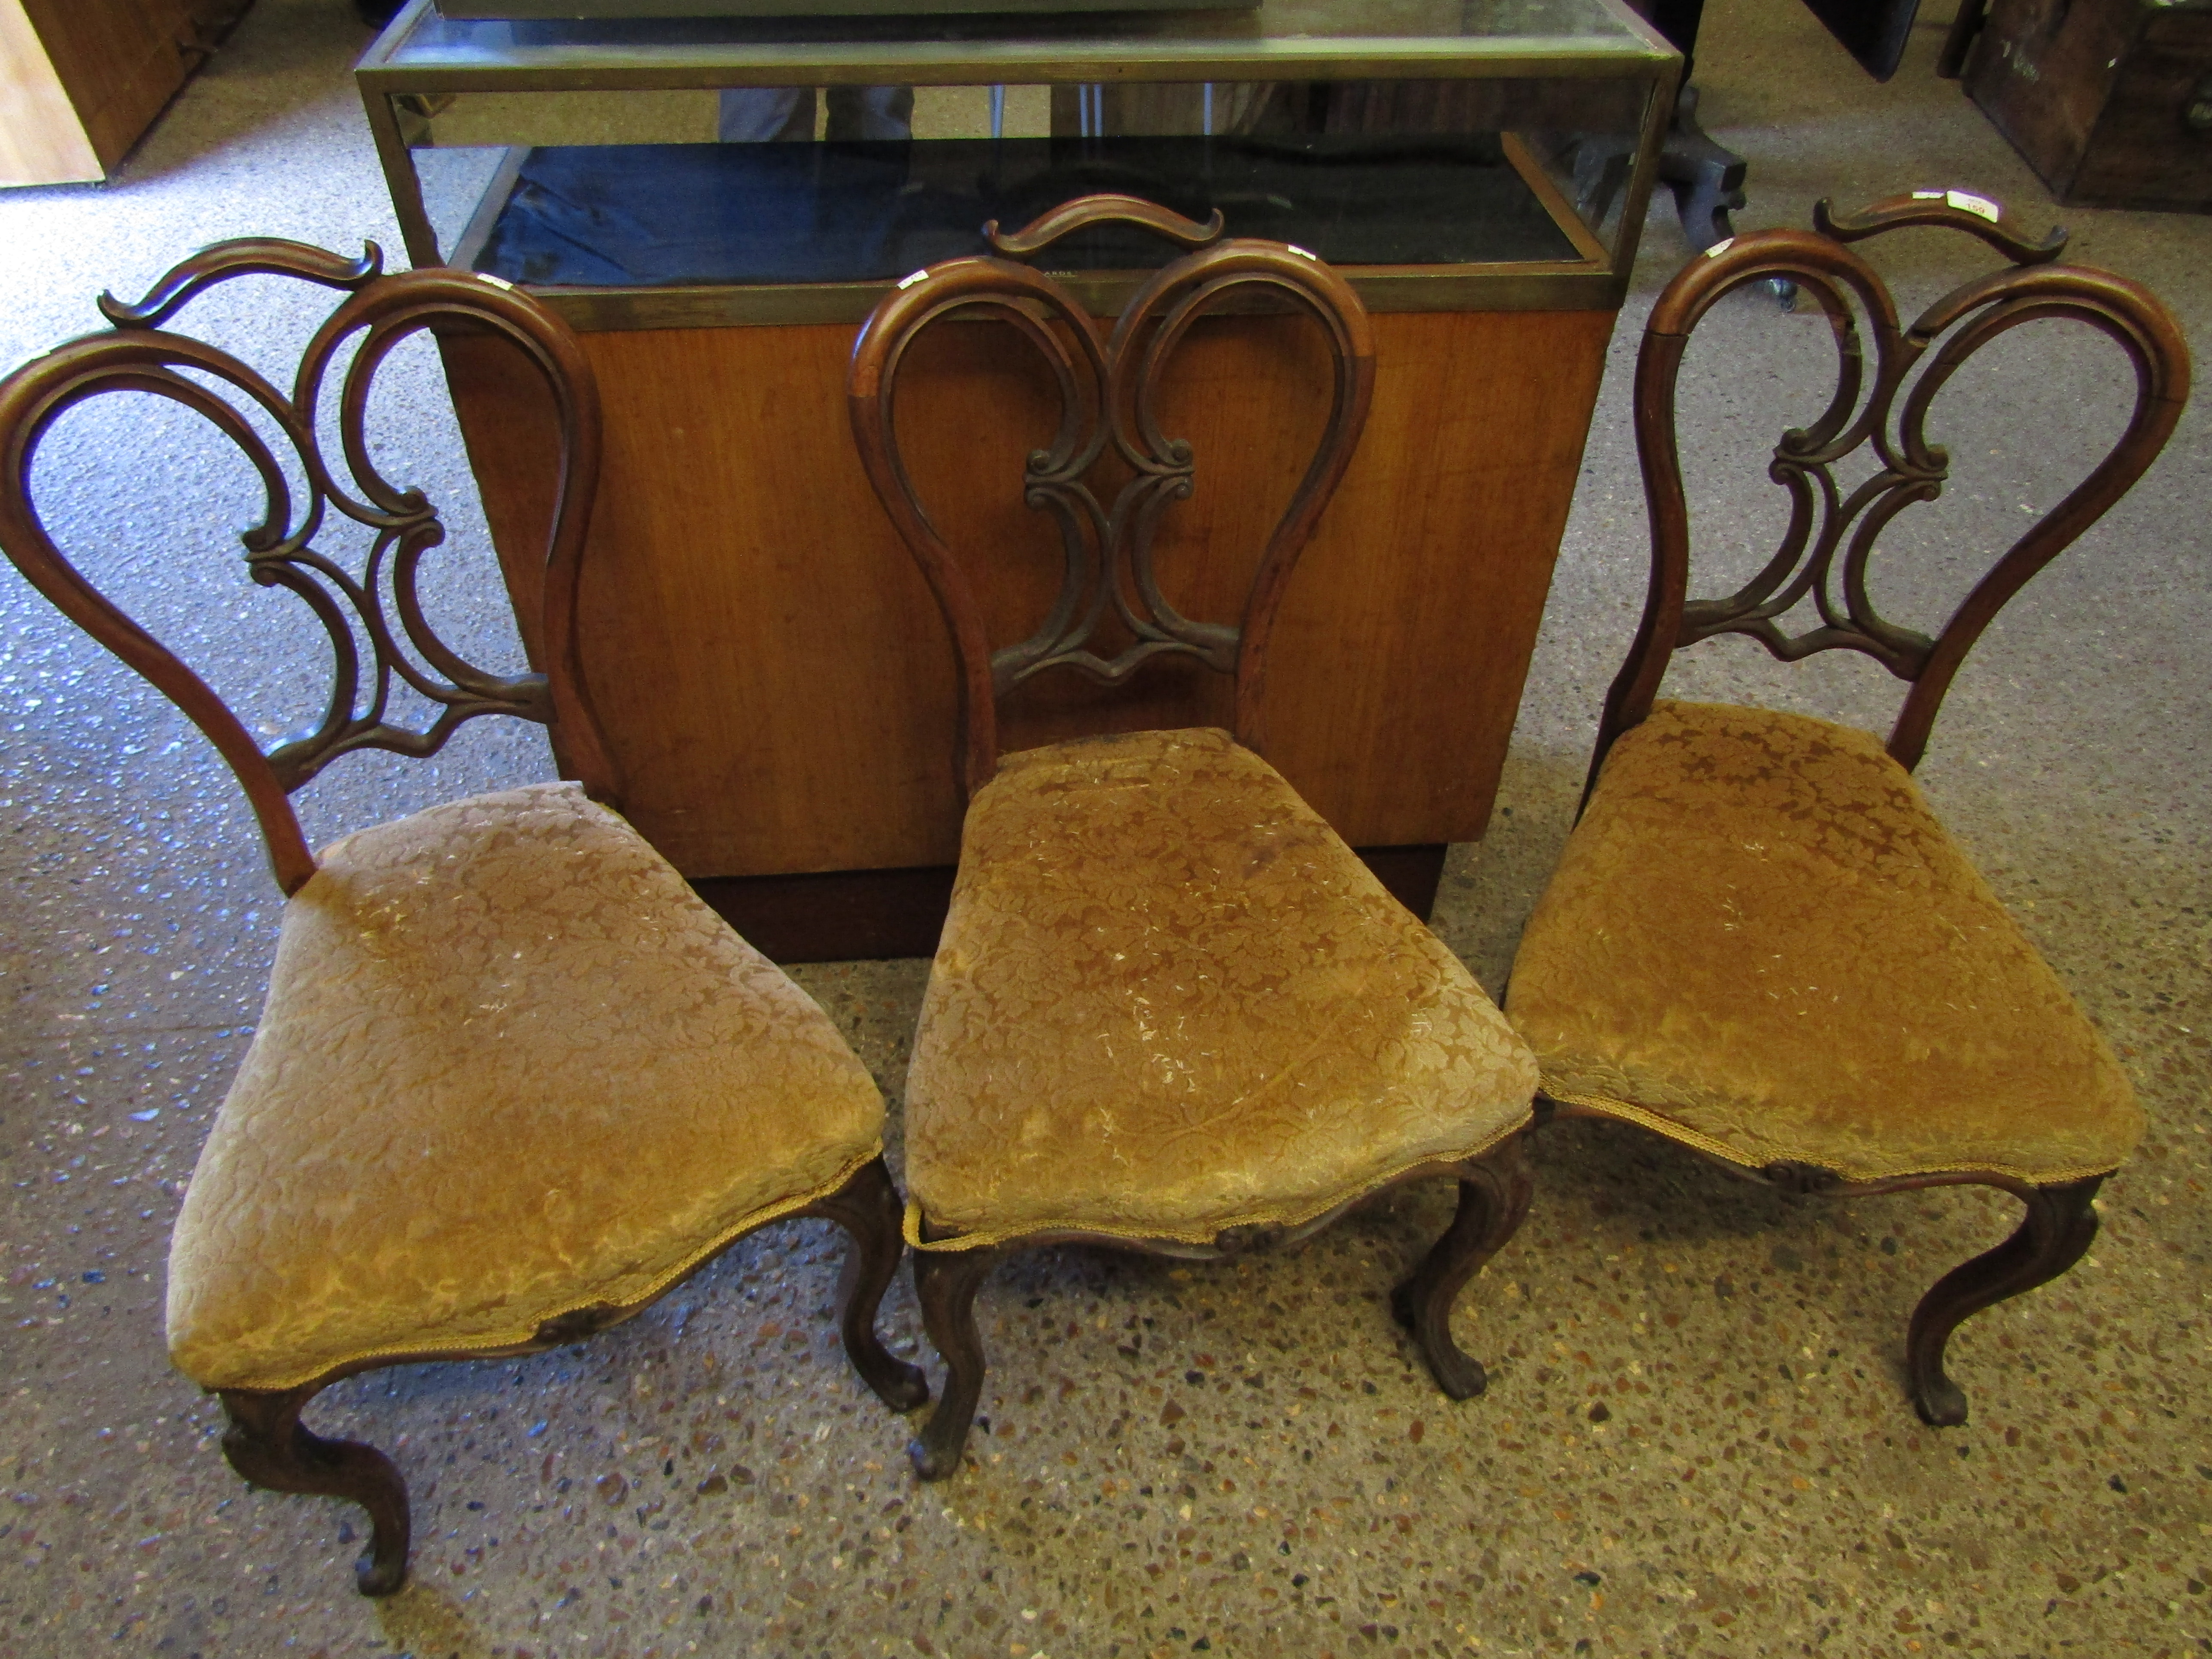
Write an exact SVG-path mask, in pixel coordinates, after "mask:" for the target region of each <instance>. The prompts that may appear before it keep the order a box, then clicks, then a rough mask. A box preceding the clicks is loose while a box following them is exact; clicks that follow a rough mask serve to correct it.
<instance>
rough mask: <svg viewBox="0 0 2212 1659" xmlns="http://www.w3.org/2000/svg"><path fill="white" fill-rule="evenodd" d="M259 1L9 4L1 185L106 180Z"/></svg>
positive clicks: (0, 40)
mask: <svg viewBox="0 0 2212 1659" xmlns="http://www.w3.org/2000/svg"><path fill="white" fill-rule="evenodd" d="M249 3H251V0H0V77H4V82H5V92H6V94H7V95H6V101H5V105H4V116H0V127H4V131H0V185H35V184H65V183H73V182H76V181H79V180H83V179H100V178H103V177H105V176H106V173H107V172H108V170H109V169H111V168H112V167H114V166H115V164H116V163H117V162H118V161H121V160H122V159H123V157H124V156H125V155H127V154H128V153H129V151H130V149H131V146H132V145H133V144H135V143H137V142H138V140H139V138H140V137H142V136H143V134H144V132H145V131H146V129H147V128H148V127H149V126H150V125H153V122H154V118H155V117H156V116H158V115H159V114H161V111H162V110H163V109H164V108H166V107H167V105H168V102H169V100H170V99H171V98H173V97H174V96H175V95H176V93H177V89H178V88H179V87H181V86H183V85H184V83H185V80H186V78H187V77H188V76H190V75H191V72H192V70H195V69H197V67H198V66H199V64H201V62H202V61H203V60H204V58H205V57H206V53H207V50H208V49H209V48H210V47H211V46H213V45H214V43H215V42H216V40H219V39H220V38H221V37H222V33H223V31H224V30H226V29H228V27H230V25H231V24H232V23H234V22H235V21H237V19H238V17H239V16H240V15H241V14H242V13H243V12H244V11H245V9H246V6H247V5H248V4H249Z"/></svg>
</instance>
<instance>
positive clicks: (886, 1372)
mask: <svg viewBox="0 0 2212 1659" xmlns="http://www.w3.org/2000/svg"><path fill="white" fill-rule="evenodd" d="M809 1212H810V1213H811V1214H814V1215H821V1216H827V1217H828V1218H829V1219H830V1220H832V1221H834V1222H836V1224H837V1225H839V1226H841V1227H842V1228H843V1229H844V1230H845V1231H847V1232H848V1233H850V1234H851V1235H852V1237H853V1248H852V1249H849V1250H848V1251H847V1252H846V1253H845V1268H844V1273H843V1275H842V1278H840V1279H839V1280H838V1283H837V1307H838V1321H839V1325H840V1328H841V1334H842V1337H843V1340H844V1344H845V1357H846V1358H848V1359H849V1360H851V1361H852V1362H853V1369H854V1370H856V1371H858V1372H860V1380H861V1381H862V1382H863V1383H866V1384H867V1385H868V1386H869V1388H871V1389H873V1390H875V1395H876V1397H877V1398H878V1400H880V1401H883V1402H884V1404H885V1405H886V1406H889V1407H890V1408H891V1409H892V1410H893V1411H898V1412H905V1411H912V1410H913V1409H914V1408H915V1407H916V1406H919V1405H921V1404H922V1403H923V1402H924V1401H927V1399H928V1398H929V1379H928V1378H927V1376H924V1375H923V1374H922V1370H921V1366H919V1365H909V1364H907V1363H906V1362H905V1361H904V1360H902V1359H894V1358H892V1357H891V1356H890V1352H888V1351H887V1350H886V1349H885V1348H884V1344H883V1339H882V1338H881V1337H879V1336H878V1335H877V1334H876V1310H877V1309H878V1307H880V1306H881V1305H882V1304H883V1299H884V1291H886V1290H888V1289H890V1282H891V1275H892V1274H893V1273H896V1272H897V1271H898V1264H899V1256H900V1255H901V1254H902V1252H903V1251H904V1250H905V1249H906V1245H905V1243H904V1241H903V1240H902V1239H901V1237H899V1223H900V1220H901V1218H902V1214H903V1209H902V1206H901V1205H900V1203H899V1195H898V1189H897V1188H895V1187H893V1186H892V1185H891V1177H890V1170H886V1169H885V1168H884V1161H883V1159H881V1158H877V1159H875V1160H874V1161H873V1162H872V1163H870V1164H865V1165H863V1166H862V1167H861V1168H860V1170H859V1171H858V1172H856V1173H855V1174H854V1176H853V1178H852V1179H851V1180H850V1181H848V1182H846V1183H845V1184H844V1185H843V1186H842V1187H840V1188H838V1189H837V1190H836V1192H834V1193H832V1194H830V1195H829V1197H828V1198H825V1199H823V1200H821V1201H820V1202H819V1203H817V1204H815V1205H812V1206H810V1209H809Z"/></svg>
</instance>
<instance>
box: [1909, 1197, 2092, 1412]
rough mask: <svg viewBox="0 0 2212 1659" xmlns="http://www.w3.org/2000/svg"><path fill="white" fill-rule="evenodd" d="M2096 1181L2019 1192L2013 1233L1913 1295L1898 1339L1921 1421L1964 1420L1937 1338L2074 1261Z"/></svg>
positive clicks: (2088, 1236)
mask: <svg viewBox="0 0 2212 1659" xmlns="http://www.w3.org/2000/svg"><path fill="white" fill-rule="evenodd" d="M2104 1184H2105V1178H2104V1176H2091V1177H2090V1178H2089V1179H2088V1180H2087V1181H2075V1182H2068V1183H2066V1184H2065V1185H2064V1186H2060V1187H2038V1188H2034V1189H2033V1190H2032V1191H2030V1192H2028V1193H2027V1194H2022V1198H2023V1201H2024V1202H2025V1203H2026V1204H2027V1215H2026V1217H2024V1218H2022V1219H2021V1224H2020V1227H2019V1229H2018V1231H2015V1233H2014V1234H2013V1236H2012V1237H2010V1238H2008V1239H2007V1240H2005V1242H2004V1243H2002V1244H2000V1245H1998V1246H1997V1247H1996V1249H1994V1250H1990V1251H1988V1252H1986V1253H1985V1254H1984V1255H1978V1256H1976V1257H1975V1258H1974V1259H1973V1260H1972V1261H1968V1262H1965V1263H1963V1264H1961V1265H1960V1266H1959V1267H1954V1268H1952V1269H1951V1271H1950V1272H1949V1273H1946V1274H1944V1275H1943V1277H1942V1278H1941V1279H1937V1280H1936V1284H1935V1285H1934V1287H1933V1288H1932V1289H1930V1290H1929V1292H1928V1294H1927V1295H1925V1296H1923V1297H1921V1298H1920V1305H1919V1306H1918V1307H1917V1308H1915V1309H1914V1310H1912V1324H1911V1329H1910V1330H1909V1331H1908V1332H1907V1334H1906V1335H1905V1375H1906V1378H1907V1380H1908V1382H1909V1383H1910V1385H1911V1389H1912V1403H1913V1405H1914V1406H1916V1407H1918V1408H1919V1412H1920V1415H1921V1418H1922V1419H1923V1421H1925V1422H1928V1423H1930V1424H1933V1425H1935V1426H1936V1427H1937V1428H1948V1427H1952V1426H1954V1425H1957V1424H1960V1423H1963V1422H1965V1421H1966V1390H1965V1389H1961V1388H1960V1386H1959V1385H1958V1384H1957V1383H1954V1382H1953V1381H1952V1380H1951V1379H1950V1377H1949V1376H1948V1375H1947V1374H1946V1373H1945V1371H1944V1370H1943V1346H1944V1344H1945V1343H1947V1342H1948V1341H1949V1340H1951V1333H1952V1332H1953V1331H1954V1330H1956V1329H1957V1328H1958V1327H1959V1326H1960V1323H1961V1322H1963V1321H1965V1320H1966V1318H1968V1317H1969V1316H1972V1315H1974V1314H1978V1313H1979V1312H1980V1311H1981V1310H1983V1309H1984V1308H1987V1307H1991V1306H1994V1305H1995V1304H1997V1303H2000V1302H2002V1301H2005V1300H2006V1299H2008V1297H2015V1296H2018V1295H2020V1294H2021V1292H2022V1291H2032V1290H2033V1289H2034V1288H2035V1287H2036V1286H2037V1285H2047V1284H2049V1283H2050V1282H2051V1280H2052V1279H2056V1278H2057V1277H2058V1275H2059V1274H2061V1273H2064V1272H2065V1271H2066V1270H2067V1269H2068V1268H2069V1267H2072V1266H2073V1265H2074V1264H2075V1262H2076V1261H2080V1260H2081V1253H2082V1252H2083V1251H2084V1250H2087V1249H2088V1248H2089V1244H2090V1242H2091V1241H2092V1240H2093V1239H2094V1238H2095V1237H2097V1210H2096V1206H2095V1204H2094V1202H2093V1200H2094V1199H2095V1198H2096V1196H2097V1188H2100V1187H2101V1186H2103V1185H2104Z"/></svg>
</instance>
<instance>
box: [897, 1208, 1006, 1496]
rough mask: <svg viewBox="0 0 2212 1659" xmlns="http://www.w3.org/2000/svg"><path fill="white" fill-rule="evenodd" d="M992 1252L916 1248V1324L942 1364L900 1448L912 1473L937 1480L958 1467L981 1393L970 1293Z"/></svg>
mask: <svg viewBox="0 0 2212 1659" xmlns="http://www.w3.org/2000/svg"><path fill="white" fill-rule="evenodd" d="M999 1254H1000V1253H999V1252H998V1251H996V1250H957V1251H953V1250H917V1251H915V1256H914V1286H915V1293H916V1294H917V1295H918V1296H919V1297H920V1298H921V1322H922V1325H923V1327H924V1328H926V1329H927V1331H928V1332H929V1340H930V1341H931V1343H932V1344H933V1346H935V1347H936V1349H937V1352H938V1353H939V1355H940V1356H942V1357H943V1358H944V1360H945V1391H944V1392H943V1393H942V1394H940V1395H938V1397H937V1409H936V1410H935V1411H933V1412H932V1413H930V1414H929V1421H928V1422H927V1423H926V1424H924V1425H922V1431H921V1434H920V1435H919V1436H918V1437H916V1438H915V1441H914V1443H912V1444H911V1445H909V1446H908V1448H907V1449H906V1451H907V1455H908V1457H909V1458H910V1459H912V1460H913V1462H914V1472H915V1474H918V1475H920V1476H921V1478H922V1479H923V1480H943V1479H945V1476H946V1475H948V1474H952V1473H953V1472H954V1471H956V1470H957V1469H958V1468H959V1467H960V1454H961V1453H962V1452H963V1450H965V1449H966V1448H967V1445H968V1428H969V1425H970V1424H971V1423H973V1422H974V1421H975V1402H976V1401H978V1400H980V1399H981V1397H982V1394H983V1369H984V1363H983V1339H982V1337H981V1334H979V1333H978V1332H977V1331H976V1329H975V1291H976V1289H977V1287H978V1286H980V1285H981V1284H982V1282H983V1279H984V1276H985V1275H986V1274H987V1273H989V1272H990V1271H991V1268H992V1267H993V1266H994V1264H995V1263H996V1262H997V1261H998V1259H999Z"/></svg>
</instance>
